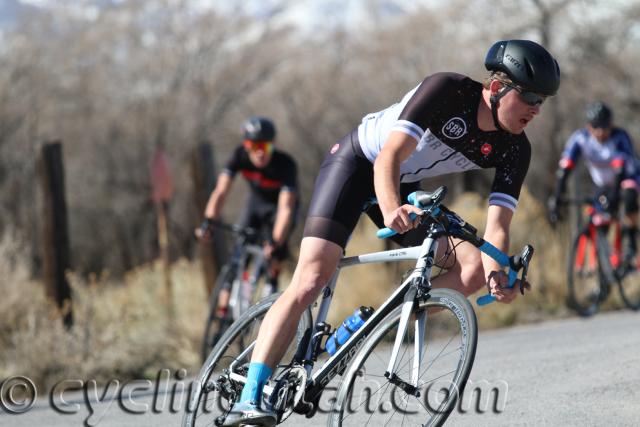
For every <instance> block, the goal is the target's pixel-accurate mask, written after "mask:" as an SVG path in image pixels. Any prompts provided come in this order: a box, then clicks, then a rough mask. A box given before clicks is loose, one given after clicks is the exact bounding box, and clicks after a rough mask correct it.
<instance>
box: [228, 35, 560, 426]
mask: <svg viewBox="0 0 640 427" xmlns="http://www.w3.org/2000/svg"><path fill="white" fill-rule="evenodd" d="M485 66H486V68H487V69H488V70H489V71H490V72H491V74H490V76H489V77H488V78H487V79H486V80H485V81H484V83H480V82H477V81H474V80H472V79H471V78H469V77H467V76H464V75H461V74H455V73H437V74H433V75H431V76H429V77H427V78H426V79H424V80H423V81H422V82H421V83H419V84H418V85H417V86H416V87H415V88H413V89H412V90H410V91H409V92H408V93H407V94H405V95H404V97H403V98H402V99H401V100H399V102H397V103H396V104H394V105H392V106H390V107H388V108H386V109H384V110H382V111H379V112H377V113H373V114H369V115H367V116H365V117H364V118H363V119H362V122H361V123H360V125H359V126H358V128H357V129H356V130H354V131H353V132H351V133H350V134H348V135H347V136H345V137H344V138H343V139H342V140H340V141H339V142H338V143H337V144H335V145H333V146H332V147H331V149H330V150H329V153H328V155H327V157H326V158H325V161H324V163H323V164H322V166H321V169H320V172H319V175H318V178H317V180H316V184H315V189H314V192H313V197H312V200H311V204H310V207H309V212H308V215H307V219H306V223H305V228H304V238H303V240H302V245H301V248H300V256H299V258H298V264H297V267H296V270H295V273H294V275H293V279H292V282H291V285H290V286H289V287H288V288H287V290H286V291H285V292H284V293H283V295H282V296H281V297H280V298H279V299H278V300H277V301H276V302H275V303H274V305H273V306H272V307H271V309H270V310H269V312H268V313H267V315H266V317H265V319H264V321H263V323H262V325H261V328H260V332H259V335H258V339H257V342H256V345H255V347H254V350H253V355H252V362H251V364H250V365H249V372H248V374H247V383H246V384H245V386H244V388H243V391H242V395H241V396H240V399H239V401H238V402H237V403H236V404H235V405H234V407H233V408H232V411H231V413H230V414H229V415H228V416H227V418H226V420H225V423H224V425H227V426H230V425H238V424H240V423H245V424H261V425H269V424H273V423H274V422H275V417H274V414H273V412H272V411H271V410H270V408H268V407H263V406H262V404H261V399H260V398H261V395H262V388H263V386H264V384H265V383H266V381H267V380H268V378H269V376H270V375H271V372H272V369H273V367H274V366H275V365H276V364H277V363H278V361H279V360H280V358H281V357H282V355H283V352H284V350H285V349H286V348H287V346H288V344H289V342H290V341H291V340H292V339H293V336H294V333H295V330H296V326H297V324H298V321H299V318H300V316H301V315H302V313H303V311H304V310H305V309H306V308H307V307H308V306H309V305H310V304H311V303H312V302H313V301H314V300H315V299H316V298H317V297H318V295H319V294H320V292H321V290H322V289H323V288H324V287H325V285H326V284H327V283H328V282H329V280H330V278H331V277H332V275H333V274H334V272H335V270H336V267H337V265H338V262H339V260H340V259H341V257H342V255H343V251H344V248H345V245H346V243H347V241H348V239H349V236H350V235H351V233H352V231H353V229H354V227H355V225H356V223H357V221H358V218H359V217H360V213H361V212H362V209H363V206H364V205H365V204H366V202H367V201H368V200H369V199H371V198H372V197H376V198H377V201H378V204H377V205H374V206H372V207H371V208H369V209H368V211H367V214H368V215H369V216H370V217H371V218H372V219H373V221H374V222H375V223H376V224H377V225H378V226H379V227H383V226H387V227H389V228H391V229H393V230H395V231H397V232H398V233H401V235H399V236H397V241H398V242H399V243H400V244H402V245H411V244H419V243H420V242H422V241H423V239H424V237H425V235H426V231H427V230H426V227H425V226H418V225H419V220H417V219H416V220H412V219H410V216H409V215H410V214H411V213H415V214H417V215H420V214H421V213H422V211H421V210H420V209H418V208H416V207H414V206H413V205H410V204H406V203H405V202H404V200H406V196H407V195H408V194H409V193H410V192H412V191H414V190H415V189H416V188H417V185H418V183H419V181H420V180H421V179H423V178H427V177H432V176H437V175H443V174H447V173H452V172H463V171H467V170H472V169H487V168H491V169H495V178H494V181H493V186H492V188H491V193H490V194H489V207H488V217H487V224H486V231H485V234H484V239H485V240H487V241H489V242H491V243H492V244H493V245H495V246H496V247H498V248H499V249H500V250H502V251H505V252H507V251H508V245H509V225H510V223H511V219H512V217H513V214H514V212H515V210H516V206H517V202H518V197H519V195H520V188H521V186H522V183H523V181H524V178H525V175H526V173H527V169H528V167H529V161H530V156H531V146H530V144H529V141H528V139H527V136H526V135H525V133H524V129H525V128H526V127H527V125H528V124H529V123H530V122H531V121H532V120H533V119H534V118H535V117H536V116H537V115H538V114H539V112H540V108H541V105H542V103H543V102H544V101H545V99H546V98H547V97H548V96H552V95H555V94H556V91H557V90H558V87H559V85H560V69H559V67H558V63H557V62H556V60H555V59H554V58H553V57H552V56H551V55H550V54H549V52H547V51H546V50H545V49H544V48H543V47H542V46H540V45H539V44H537V43H534V42H532V41H528V40H508V41H499V42H497V43H495V44H494V45H493V46H492V47H491V48H490V49H489V52H488V53H487V56H486V59H485ZM456 243H459V242H456ZM446 246H447V245H445V244H443V245H440V246H439V248H442V250H446ZM447 267H448V271H447V272H446V273H445V274H443V275H440V276H439V277H438V278H436V279H434V280H433V281H432V285H433V286H434V287H449V288H453V289H456V290H458V291H460V292H462V293H463V294H465V295H470V294H471V293H473V292H475V291H477V290H478V289H480V288H482V287H484V286H487V287H488V288H489V290H490V292H491V294H492V295H494V296H495V297H496V299H497V300H498V301H502V302H510V301H512V300H513V299H514V298H515V296H516V293H515V292H514V291H513V290H511V289H509V288H508V287H507V286H506V285H507V284H508V279H507V276H506V274H505V273H504V272H503V271H502V270H501V269H500V267H499V265H498V264H497V263H496V262H494V261H493V260H492V259H490V258H489V257H486V256H484V255H480V253H479V252H478V251H477V249H475V248H474V247H472V245H470V244H469V243H460V244H459V245H458V246H457V257H456V260H455V261H454V262H452V263H451V265H448V266H447Z"/></svg>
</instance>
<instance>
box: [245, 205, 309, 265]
mask: <svg viewBox="0 0 640 427" xmlns="http://www.w3.org/2000/svg"><path fill="white" fill-rule="evenodd" d="M277 212H278V206H277V205H275V204H273V203H271V202H269V201H267V200H264V199H262V198H261V197H259V196H257V195H255V194H254V193H252V195H251V196H250V197H249V202H248V203H247V208H246V209H245V210H244V211H243V213H242V217H241V218H240V221H239V222H238V225H240V226H241V227H243V228H246V227H251V228H254V229H256V230H260V231H262V232H264V233H269V235H270V233H271V232H272V230H273V225H274V223H275V220H276V213H277ZM296 216H297V208H296V213H294V217H293V219H292V223H291V227H290V231H289V236H290V235H291V230H293V228H294V227H295V223H296ZM271 257H272V258H273V259H275V260H278V261H283V260H285V259H287V258H288V257H289V237H288V236H287V239H286V240H285V241H284V243H283V244H282V245H280V246H278V247H277V248H275V249H274V250H273V253H272V254H271Z"/></svg>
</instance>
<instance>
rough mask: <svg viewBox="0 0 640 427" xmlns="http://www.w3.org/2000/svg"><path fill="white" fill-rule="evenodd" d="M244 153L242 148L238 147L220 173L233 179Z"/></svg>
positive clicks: (239, 167)
mask: <svg viewBox="0 0 640 427" xmlns="http://www.w3.org/2000/svg"><path fill="white" fill-rule="evenodd" d="M243 152H244V148H242V147H238V148H236V149H235V150H234V152H233V153H231V157H229V159H228V160H227V163H225V165H224V168H223V169H222V173H226V174H227V175H229V176H231V177H234V176H235V175H236V173H238V171H239V170H240V169H241V165H242V153H243Z"/></svg>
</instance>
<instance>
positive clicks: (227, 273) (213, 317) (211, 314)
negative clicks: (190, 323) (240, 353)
mask: <svg viewBox="0 0 640 427" xmlns="http://www.w3.org/2000/svg"><path fill="white" fill-rule="evenodd" d="M234 276H235V271H234V270H233V269H232V268H231V266H230V265H229V264H226V265H224V266H223V267H222V269H221V270H220V273H219V274H218V277H217V278H216V283H215V286H214V287H213V291H212V292H211V295H209V311H208V313H207V321H206V323H205V327H204V334H203V337H202V347H201V349H200V357H201V360H202V362H204V361H205V360H207V357H208V356H209V353H210V352H211V350H212V349H213V346H214V345H215V343H216V342H217V341H218V340H219V339H220V337H221V336H222V334H224V332H225V331H226V329H227V328H228V327H229V325H230V324H231V322H230V321H229V320H230V319H228V317H229V311H228V312H227V316H225V318H220V317H218V315H217V311H218V296H219V295H220V290H221V289H222V288H223V286H224V284H225V283H226V282H232V281H233V280H234V279H235V277H234Z"/></svg>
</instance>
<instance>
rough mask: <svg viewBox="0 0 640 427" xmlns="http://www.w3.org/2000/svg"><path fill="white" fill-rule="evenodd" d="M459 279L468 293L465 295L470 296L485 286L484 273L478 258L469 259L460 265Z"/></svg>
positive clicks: (480, 260)
mask: <svg viewBox="0 0 640 427" xmlns="http://www.w3.org/2000/svg"><path fill="white" fill-rule="evenodd" d="M460 277H461V279H462V283H463V285H464V287H465V289H466V290H468V293H466V294H467V295H470V294H472V293H474V292H476V291H477V290H479V289H481V288H483V287H484V286H485V284H486V283H485V282H486V279H485V272H484V268H483V266H482V259H481V258H480V256H477V257H471V258H469V259H467V260H466V262H465V263H464V264H463V265H462V272H461V274H460Z"/></svg>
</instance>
